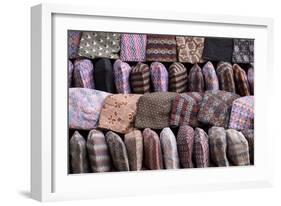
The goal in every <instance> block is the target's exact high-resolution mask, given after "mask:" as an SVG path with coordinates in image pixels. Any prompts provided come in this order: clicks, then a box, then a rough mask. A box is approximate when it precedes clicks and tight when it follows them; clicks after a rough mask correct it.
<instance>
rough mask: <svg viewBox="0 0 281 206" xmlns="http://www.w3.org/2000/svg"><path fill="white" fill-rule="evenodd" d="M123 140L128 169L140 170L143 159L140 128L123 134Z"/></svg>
mask: <svg viewBox="0 0 281 206" xmlns="http://www.w3.org/2000/svg"><path fill="white" fill-rule="evenodd" d="M124 142H125V145H126V148H127V152H128V158H129V165H130V170H132V171H135V170H141V168H142V160H143V138H142V133H141V131H140V130H133V131H131V132H129V133H127V134H125V138H124Z"/></svg>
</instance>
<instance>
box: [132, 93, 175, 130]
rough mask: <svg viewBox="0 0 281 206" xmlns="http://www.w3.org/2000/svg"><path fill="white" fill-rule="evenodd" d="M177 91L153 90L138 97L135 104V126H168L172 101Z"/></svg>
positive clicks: (157, 127) (160, 127)
mask: <svg viewBox="0 0 281 206" xmlns="http://www.w3.org/2000/svg"><path fill="white" fill-rule="evenodd" d="M176 95H177V93H174V92H154V93H147V94H144V95H143V96H141V97H140V99H139V101H138V104H137V113H136V121H135V127H136V128H152V129H163V128H165V127H168V126H169V118H170V113H171V109H172V102H173V100H174V98H175V97H176Z"/></svg>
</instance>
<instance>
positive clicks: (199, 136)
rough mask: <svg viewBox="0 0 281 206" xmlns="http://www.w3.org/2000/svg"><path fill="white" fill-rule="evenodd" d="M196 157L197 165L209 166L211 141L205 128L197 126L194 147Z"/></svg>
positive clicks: (199, 166)
mask: <svg viewBox="0 0 281 206" xmlns="http://www.w3.org/2000/svg"><path fill="white" fill-rule="evenodd" d="M193 154H194V157H195V158H194V159H195V162H196V167H198V168H201V167H208V166H209V143H208V135H207V134H206V132H204V130H203V129H201V128H198V127H196V128H195V131H194V147H193Z"/></svg>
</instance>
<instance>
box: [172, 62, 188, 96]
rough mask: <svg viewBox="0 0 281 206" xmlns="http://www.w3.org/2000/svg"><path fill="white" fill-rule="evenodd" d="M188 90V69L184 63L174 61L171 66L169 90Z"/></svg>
mask: <svg viewBox="0 0 281 206" xmlns="http://www.w3.org/2000/svg"><path fill="white" fill-rule="evenodd" d="M186 90H187V70H186V68H185V66H184V65H183V64H182V63H179V62H174V63H173V64H172V65H171V66H170V67H169V91H171V92H179V93H181V92H185V91H186Z"/></svg>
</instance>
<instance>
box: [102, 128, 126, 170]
mask: <svg viewBox="0 0 281 206" xmlns="http://www.w3.org/2000/svg"><path fill="white" fill-rule="evenodd" d="M105 139H106V142H107V145H108V148H109V151H110V154H111V159H112V162H113V165H114V167H115V168H116V169H117V170H118V171H129V170H130V168H129V160H128V154H127V149H126V146H125V144H124V142H123V140H122V139H121V137H120V136H119V135H118V134H116V133H114V132H112V131H108V132H107V133H106V134H105Z"/></svg>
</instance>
